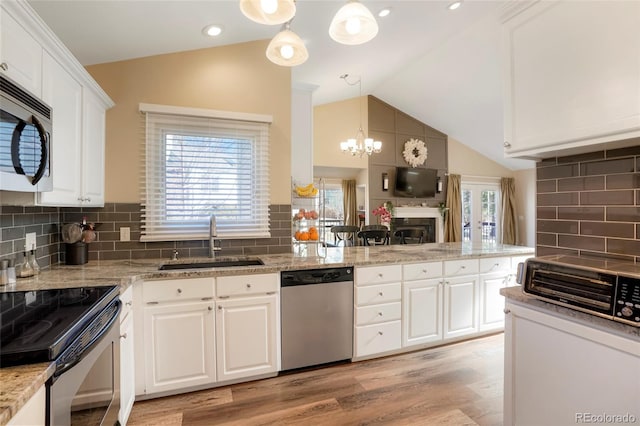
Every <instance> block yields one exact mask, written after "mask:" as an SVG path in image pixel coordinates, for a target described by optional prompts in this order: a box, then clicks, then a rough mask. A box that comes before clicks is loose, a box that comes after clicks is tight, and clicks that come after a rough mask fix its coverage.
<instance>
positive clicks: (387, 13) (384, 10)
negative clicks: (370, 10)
mask: <svg viewBox="0 0 640 426" xmlns="http://www.w3.org/2000/svg"><path fill="white" fill-rule="evenodd" d="M390 13H391V9H389V8H388V7H387V8H385V9H382V10H381V11H380V12H378V16H379V17H381V18H384V17H385V16H389V14H390Z"/></svg>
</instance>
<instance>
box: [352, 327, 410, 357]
mask: <svg viewBox="0 0 640 426" xmlns="http://www.w3.org/2000/svg"><path fill="white" fill-rule="evenodd" d="M401 344H402V327H401V325H400V321H391V322H385V323H382V324H374V325H365V326H362V327H356V355H355V356H357V357H359V356H366V355H373V354H377V353H382V352H387V351H392V350H395V349H399V348H400V346H401Z"/></svg>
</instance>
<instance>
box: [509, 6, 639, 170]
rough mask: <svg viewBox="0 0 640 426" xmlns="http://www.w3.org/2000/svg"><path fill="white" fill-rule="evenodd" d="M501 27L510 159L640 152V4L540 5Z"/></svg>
mask: <svg viewBox="0 0 640 426" xmlns="http://www.w3.org/2000/svg"><path fill="white" fill-rule="evenodd" d="M522 4H524V3H518V5H522ZM527 4H530V3H527ZM503 24H504V27H503V30H504V68H505V73H504V95H505V96H504V101H505V104H504V130H505V155H506V156H508V157H521V158H544V157H549V156H554V155H569V154H575V153H581V152H587V151H593V150H595V149H601V148H602V145H601V144H604V143H607V142H612V141H615V144H609V145H608V147H618V146H619V147H622V146H630V145H632V144H634V145H635V144H637V140H636V142H635V143H634V142H633V141H628V139H630V138H635V137H638V136H640V2H637V1H613V2H612V1H594V2H583V1H580V2H575V1H554V2H546V1H545V2H536V3H534V4H533V5H532V6H530V7H528V8H526V9H524V10H522V7H518V10H516V11H515V12H514V11H513V10H512V11H511V12H510V13H509V16H505V18H504V22H503ZM625 140H627V141H625Z"/></svg>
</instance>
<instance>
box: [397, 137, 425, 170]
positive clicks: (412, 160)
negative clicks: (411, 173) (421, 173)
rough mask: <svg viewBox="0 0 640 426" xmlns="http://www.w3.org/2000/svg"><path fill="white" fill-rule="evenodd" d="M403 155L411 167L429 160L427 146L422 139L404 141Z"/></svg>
mask: <svg viewBox="0 0 640 426" xmlns="http://www.w3.org/2000/svg"><path fill="white" fill-rule="evenodd" d="M402 156H403V157H404V161H406V162H407V163H408V164H409V165H410V166H411V167H418V166H422V165H423V164H424V162H425V161H427V147H426V146H425V145H424V142H423V141H421V140H420V139H409V140H408V141H406V142H405V143H404V151H402Z"/></svg>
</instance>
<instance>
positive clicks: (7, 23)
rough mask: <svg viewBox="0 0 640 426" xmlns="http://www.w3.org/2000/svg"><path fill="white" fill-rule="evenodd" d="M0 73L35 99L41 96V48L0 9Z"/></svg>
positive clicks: (20, 26)
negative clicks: (0, 34) (0, 32)
mask: <svg viewBox="0 0 640 426" xmlns="http://www.w3.org/2000/svg"><path fill="white" fill-rule="evenodd" d="M0 28H2V36H1V37H0V64H1V66H0V72H2V73H3V74H5V75H6V76H7V77H9V78H10V79H12V80H13V81H15V82H16V83H18V84H19V85H21V86H22V87H23V88H25V89H26V90H28V91H29V92H31V93H32V94H33V95H35V96H36V97H38V98H40V97H41V96H42V46H41V45H40V44H39V43H38V42H37V41H36V40H35V39H34V38H33V37H32V36H31V35H30V34H29V32H28V31H27V30H26V29H24V28H23V27H22V25H20V24H19V23H18V21H16V20H15V19H13V17H11V15H9V13H7V12H6V11H5V10H4V9H0Z"/></svg>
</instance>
